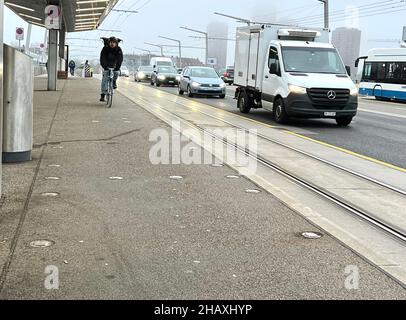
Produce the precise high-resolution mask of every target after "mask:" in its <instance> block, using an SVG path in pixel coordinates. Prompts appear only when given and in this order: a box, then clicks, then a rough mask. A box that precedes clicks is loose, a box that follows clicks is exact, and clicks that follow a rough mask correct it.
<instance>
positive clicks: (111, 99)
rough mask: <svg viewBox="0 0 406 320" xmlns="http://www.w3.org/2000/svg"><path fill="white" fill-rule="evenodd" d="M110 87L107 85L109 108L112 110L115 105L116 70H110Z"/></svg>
mask: <svg viewBox="0 0 406 320" xmlns="http://www.w3.org/2000/svg"><path fill="white" fill-rule="evenodd" d="M107 77H108V85H107V94H106V98H107V108H111V106H112V104H113V95H114V68H109V74H108V76H107Z"/></svg>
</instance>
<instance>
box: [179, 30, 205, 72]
mask: <svg viewBox="0 0 406 320" xmlns="http://www.w3.org/2000/svg"><path fill="white" fill-rule="evenodd" d="M180 28H181V29H185V30H188V31H192V32H196V33H200V34H203V35H204V36H205V37H206V61H205V63H204V64H205V65H207V60H208V58H209V35H208V33H207V32H204V31H200V30H195V29H190V28H187V27H180Z"/></svg>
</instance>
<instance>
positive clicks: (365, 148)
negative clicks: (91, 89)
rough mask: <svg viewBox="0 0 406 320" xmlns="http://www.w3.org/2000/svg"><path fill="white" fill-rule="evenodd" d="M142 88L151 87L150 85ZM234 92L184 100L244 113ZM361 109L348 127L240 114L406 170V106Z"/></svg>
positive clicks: (365, 102) (371, 103) (363, 104)
mask: <svg viewBox="0 0 406 320" xmlns="http://www.w3.org/2000/svg"><path fill="white" fill-rule="evenodd" d="M122 81H132V80H131V79H125V80H122ZM140 85H147V86H150V84H148V83H142V84H140ZM157 90H164V91H166V92H170V93H173V94H177V88H173V87H160V88H157ZM234 92H235V87H234V86H228V88H227V96H226V98H225V99H220V98H216V97H214V98H209V97H196V98H188V97H187V96H186V95H185V96H184V97H185V99H197V100H198V101H200V102H202V103H206V104H209V105H212V106H214V107H217V108H220V109H223V110H227V111H230V112H233V113H238V114H241V113H240V112H239V111H238V109H237V103H236V100H234V99H233V97H234ZM359 109H360V110H359V113H358V116H357V117H356V118H354V121H353V123H352V124H351V125H350V126H349V127H347V128H341V127H338V126H337V125H336V122H335V121H334V120H330V119H311V120H307V119H297V120H291V122H290V123H289V124H288V125H279V124H278V123H276V122H275V121H274V120H273V119H272V116H271V114H270V112H268V111H265V110H252V111H251V112H250V114H248V115H243V114H241V115H242V116H245V117H248V118H251V119H254V120H257V121H260V122H263V123H267V124H270V125H273V126H278V127H282V128H286V129H288V130H291V131H294V132H297V133H300V134H302V135H304V136H307V137H310V138H312V139H316V140H319V141H322V142H325V143H329V144H331V145H334V146H337V147H340V148H345V149H347V150H350V151H352V152H356V153H358V154H361V155H363V156H367V157H371V158H374V159H377V160H380V161H384V162H387V163H389V164H392V165H395V166H398V167H401V168H406V104H402V103H393V102H378V101H375V100H373V99H367V98H360V104H359Z"/></svg>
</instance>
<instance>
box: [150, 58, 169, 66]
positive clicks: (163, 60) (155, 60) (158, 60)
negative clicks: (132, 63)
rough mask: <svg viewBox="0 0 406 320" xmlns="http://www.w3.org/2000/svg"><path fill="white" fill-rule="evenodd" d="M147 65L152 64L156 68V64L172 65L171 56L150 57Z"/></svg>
mask: <svg viewBox="0 0 406 320" xmlns="http://www.w3.org/2000/svg"><path fill="white" fill-rule="evenodd" d="M149 65H150V66H152V67H153V68H154V69H156V68H157V67H158V66H161V67H173V61H172V59H171V58H167V57H153V58H151V61H150V63H149Z"/></svg>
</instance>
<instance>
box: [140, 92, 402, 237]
mask: <svg viewBox="0 0 406 320" xmlns="http://www.w3.org/2000/svg"><path fill="white" fill-rule="evenodd" d="M161 98H163V97H161ZM139 99H141V100H143V102H144V103H151V102H150V101H148V100H146V99H144V98H139ZM164 99H165V98H164ZM167 100H168V101H170V102H171V103H174V104H177V105H181V106H182V107H187V108H188V109H191V108H190V107H189V106H187V105H185V104H182V103H181V102H179V101H176V102H174V101H172V100H170V99H167ZM159 107H160V110H162V111H164V112H166V113H168V114H170V115H171V116H172V117H176V118H178V119H179V120H181V121H183V122H186V123H187V124H188V125H189V126H191V127H194V128H196V129H198V130H199V131H200V132H202V133H204V134H209V135H210V136H211V137H212V138H213V139H215V140H217V141H222V143H224V144H225V145H227V146H228V147H232V148H234V149H236V150H238V151H239V152H242V153H244V154H245V155H246V156H249V157H255V160H257V161H258V163H260V164H262V165H264V166H266V167H267V168H269V169H271V170H273V171H276V172H278V173H279V174H281V175H283V176H284V177H287V178H289V179H290V180H292V181H294V182H295V183H297V184H299V185H300V186H302V187H305V188H306V189H308V190H310V191H312V192H314V193H316V194H317V195H318V196H321V197H323V198H324V199H327V200H328V201H330V202H332V203H334V204H335V205H336V206H339V207H340V208H343V209H345V210H346V211H347V212H349V213H351V214H352V215H355V216H357V217H358V218H361V219H363V220H364V221H366V222H368V223H369V224H372V225H373V226H374V227H376V228H378V229H379V230H382V231H384V232H385V233H387V234H389V235H390V236H392V237H393V238H395V239H396V240H399V241H401V242H402V243H404V244H406V230H405V229H403V228H401V227H398V226H397V225H396V224H392V223H387V222H386V221H383V220H382V219H380V218H379V217H377V216H376V215H374V214H372V213H371V212H369V211H367V210H365V209H363V208H362V207H360V206H357V205H354V204H353V203H351V202H350V201H347V200H345V199H343V198H342V197H340V196H337V195H335V194H334V193H332V192H329V191H328V190H326V189H324V188H321V187H319V186H317V185H316V184H314V183H312V182H310V181H307V180H306V179H304V178H302V177H300V176H299V175H297V174H295V173H292V172H290V171H289V170H286V169H284V168H282V167H281V166H280V165H278V164H275V163H274V162H272V161H270V160H269V159H266V158H265V157H263V156H261V155H255V156H253V155H252V154H251V153H250V151H249V150H247V149H246V148H242V147H241V146H238V145H236V144H235V143H232V142H230V141H227V140H225V139H224V138H223V137H221V136H217V135H215V134H213V133H212V132H210V131H208V130H207V129H206V128H204V127H202V126H199V125H198V124H196V123H193V122H192V121H190V120H188V119H187V118H185V117H184V116H181V115H179V114H177V113H176V112H171V111H168V110H167V109H165V108H163V107H161V106H159ZM193 112H195V113H196V112H197V113H200V114H202V115H204V116H206V117H210V118H212V119H214V120H216V121H220V122H222V123H225V124H227V125H229V126H230V127H233V128H235V129H238V130H244V131H245V132H247V131H248V129H247V128H246V127H243V126H238V125H235V124H233V123H231V122H229V121H227V120H225V119H223V118H219V117H216V116H214V115H212V114H208V113H207V112H204V111H202V110H197V109H196V108H194V109H193ZM257 136H258V137H259V138H261V139H263V140H265V141H267V142H269V143H273V144H276V145H278V146H279V147H283V148H286V149H289V150H290V151H293V152H295V153H298V154H300V155H303V156H305V157H308V158H310V159H312V160H315V161H318V162H320V163H323V164H325V165H328V166H330V167H332V168H334V169H337V170H340V171H342V172H344V173H346V174H350V175H352V176H354V177H356V178H358V179H362V180H363V181H366V182H367V183H370V184H372V185H374V186H379V187H382V188H384V189H386V190H388V191H390V192H393V193H396V194H397V195H400V196H402V197H404V196H406V191H405V190H402V189H399V188H396V187H394V186H391V185H389V184H387V183H384V182H382V181H378V180H376V179H373V178H371V177H368V176H366V175H363V174H360V173H358V172H356V171H353V170H351V169H348V168H345V167H343V166H340V165H337V164H335V163H333V162H331V161H328V160H325V159H322V158H320V157H317V156H314V155H312V154H310V153H308V152H306V151H303V150H299V149H297V148H294V147H291V146H288V145H286V144H284V143H281V142H280V141H276V140H274V139H272V138H270V137H268V136H265V135H263V134H258V135H257Z"/></svg>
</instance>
